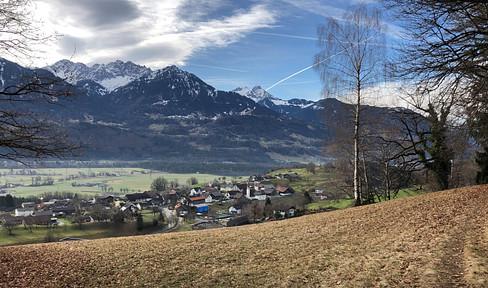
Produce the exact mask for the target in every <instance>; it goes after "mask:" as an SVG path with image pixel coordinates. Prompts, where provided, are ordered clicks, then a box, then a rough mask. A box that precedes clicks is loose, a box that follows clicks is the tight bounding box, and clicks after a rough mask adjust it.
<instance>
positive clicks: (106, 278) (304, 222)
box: [0, 186, 488, 287]
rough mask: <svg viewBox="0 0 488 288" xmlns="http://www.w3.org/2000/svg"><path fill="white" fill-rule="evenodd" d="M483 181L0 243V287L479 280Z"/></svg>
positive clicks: (486, 233) (481, 283)
mask: <svg viewBox="0 0 488 288" xmlns="http://www.w3.org/2000/svg"><path fill="white" fill-rule="evenodd" d="M487 219H488V186H474V187H468V188H463V189H454V190H448V191H442V192H436V193H429V194H424V195H419V196H414V197H408V198H404V199H397V200H392V201H388V202H384V203H379V204H374V205H368V206H363V207H357V208H349V209H344V210H337V211H333V212H327V213H319V214H314V215H308V216H303V217H299V218H294V219H288V220H283V221H274V222H268V223H263V224H257V225H248V226H242V227H234V228H224V229H215V230H204V231H190V232H185V233H170V234H159V235H150V236H136V237H120V238H109V239H100V240H91V241H81V242H65V243H49V244H36V245H24V246H15V247H4V248H0V287H128V286H131V287H486V286H487V285H488V223H487Z"/></svg>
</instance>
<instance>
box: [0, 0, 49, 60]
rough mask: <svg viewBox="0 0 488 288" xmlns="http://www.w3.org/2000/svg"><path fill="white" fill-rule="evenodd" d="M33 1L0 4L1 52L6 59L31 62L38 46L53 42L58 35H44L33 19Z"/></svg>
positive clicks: (14, 1) (23, 0)
mask: <svg viewBox="0 0 488 288" xmlns="http://www.w3.org/2000/svg"><path fill="white" fill-rule="evenodd" d="M33 5H34V4H33V2H32V1H31V0H8V1H6V0H2V1H1V2H0V52H1V54H2V55H4V57H9V58H15V59H18V60H30V59H31V58H32V57H34V54H35V53H36V52H38V51H37V50H36V48H37V44H40V43H45V42H49V41H52V40H53V39H55V38H56V35H49V34H44V33H43V32H42V31H41V29H38V27H37V26H40V25H41V23H39V22H37V21H36V20H35V19H34V17H33V15H32V14H33V13H32V11H33V9H34V8H35V7H34V6H33Z"/></svg>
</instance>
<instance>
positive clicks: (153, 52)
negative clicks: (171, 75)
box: [36, 0, 277, 68]
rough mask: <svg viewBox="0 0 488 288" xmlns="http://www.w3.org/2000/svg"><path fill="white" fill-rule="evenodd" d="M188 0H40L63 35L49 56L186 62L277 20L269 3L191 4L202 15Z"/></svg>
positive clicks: (49, 25) (51, 26) (47, 22)
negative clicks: (244, 5)
mask: <svg viewBox="0 0 488 288" xmlns="http://www.w3.org/2000/svg"><path fill="white" fill-rule="evenodd" d="M188 1H190V2H191V0H162V1H146V0H107V1H99V0H78V1H64V0H37V1H36V4H37V11H36V13H37V15H39V17H43V16H47V15H49V18H44V19H43V21H44V25H43V27H44V29H46V30H50V31H57V32H58V33H60V34H62V35H63V36H62V37H61V38H60V41H59V43H57V45H55V46H54V47H52V48H51V49H50V50H51V51H52V53H50V54H49V55H48V58H47V59H45V60H44V61H43V62H48V63H51V62H54V61H56V60H59V59H62V58H69V57H70V56H71V55H72V54H73V53H74V57H73V60H74V61H79V62H84V63H88V64H90V63H103V62H108V61H113V60H116V59H121V60H132V61H137V62H138V63H141V64H145V65H147V66H150V67H153V68H160V67H164V66H167V65H170V64H177V65H184V63H185V61H187V60H188V59H189V58H190V57H191V56H192V55H194V54H195V53H197V52H200V51H202V50H205V49H211V48H215V47H223V46H226V45H229V44H231V43H234V42H236V41H238V40H240V39H242V38H243V37H245V36H246V35H247V34H248V33H251V32H253V31H256V30H258V29H261V28H270V27H273V25H274V24H275V23H276V21H277V20H276V16H275V15H274V13H273V11H271V10H270V9H268V7H267V6H266V5H254V6H251V7H247V8H245V9H229V10H228V11H226V12H227V13H226V14H218V16H217V15H212V14H211V13H212V12H213V11H214V10H215V9H217V6H216V5H210V4H211V2H208V3H207V4H208V5H191V6H192V9H193V10H194V15H197V16H198V17H185V16H184V15H188V9H189V8H188V5H190V4H191V3H190V2H188ZM101 2H104V3H105V4H103V5H102V3H101ZM107 15H110V17H108V16H107ZM75 47H76V48H75ZM45 64H46V63H41V65H40V66H42V65H45Z"/></svg>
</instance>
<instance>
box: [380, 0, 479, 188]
mask: <svg viewBox="0 0 488 288" xmlns="http://www.w3.org/2000/svg"><path fill="white" fill-rule="evenodd" d="M384 3H385V4H386V6H387V7H388V8H391V9H392V11H394V14H395V15H396V17H398V18H399V19H401V23H402V24H403V26H404V29H405V33H404V34H403V36H404V38H405V39H406V40H407V41H406V43H408V45H404V46H403V47H402V48H401V49H400V50H399V57H398V58H397V59H398V60H397V61H396V63H395V64H396V65H395V67H396V68H397V69H396V71H395V72H396V73H395V74H396V75H397V76H398V77H401V78H403V79H404V80H408V81H411V82H413V83H415V84H416V85H415V88H416V91H415V92H416V93H415V94H416V96H417V98H418V99H422V97H424V98H425V97H429V98H430V101H425V102H426V104H427V105H423V106H422V109H423V110H424V112H425V111H426V110H428V113H424V116H425V117H426V118H427V119H429V120H431V119H435V117H434V116H436V115H437V116H438V121H434V122H433V123H431V125H432V127H433V128H434V127H435V126H436V125H439V124H441V123H442V122H443V120H442V118H443V117H444V115H445V114H446V113H447V114H457V115H458V116H460V118H461V119H463V120H466V121H467V122H468V124H469V127H470V134H471V136H473V137H474V138H475V139H476V140H477V142H478V144H480V146H481V147H482V148H484V150H485V151H484V153H482V154H481V155H479V156H482V155H488V154H486V153H487V152H488V121H486V119H487V118H488V116H487V115H488V112H487V108H486V107H488V106H487V105H488V82H487V81H486V79H487V76H488V61H487V60H488V38H487V37H486V35H488V4H487V3H485V2H483V1H434V0H414V1H408V2H406V1H402V0H384ZM433 92H435V94H434V93H433ZM433 95H434V96H435V97H432V96H433ZM422 100H424V99H422ZM419 106H420V105H416V106H414V107H416V108H418V107H419ZM459 107H460V108H461V109H457V108H459ZM432 108H433V109H432ZM458 112H460V113H458ZM451 117H452V116H451ZM457 122H460V120H459V119H458V120H457ZM445 128H447V127H445ZM445 128H443V129H445ZM444 137H445V136H444ZM481 158H483V157H478V159H477V160H479V161H477V162H478V164H479V166H480V168H481V169H482V170H483V169H486V171H484V172H483V171H481V174H483V173H485V174H488V163H484V162H485V161H488V158H486V157H484V158H485V159H486V160H482V159H481ZM447 160H448V159H447ZM483 167H485V168H483ZM487 181H488V180H487ZM441 186H446V184H445V183H444V184H442V185H441Z"/></svg>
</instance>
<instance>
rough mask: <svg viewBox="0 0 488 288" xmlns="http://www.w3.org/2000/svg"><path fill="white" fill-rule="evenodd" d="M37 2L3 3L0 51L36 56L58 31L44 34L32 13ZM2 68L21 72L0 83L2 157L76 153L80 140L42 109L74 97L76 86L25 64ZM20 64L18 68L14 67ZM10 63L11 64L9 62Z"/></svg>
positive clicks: (4, 64) (0, 6)
mask: <svg viewBox="0 0 488 288" xmlns="http://www.w3.org/2000/svg"><path fill="white" fill-rule="evenodd" d="M30 5H32V2H31V1H29V0H11V1H2V3H0V52H1V53H2V54H3V55H6V56H9V57H10V58H15V59H27V60H31V59H33V57H35V53H36V52H38V51H37V50H36V49H37V47H38V46H37V44H40V43H45V42H47V41H50V40H52V39H53V37H55V35H43V34H42V33H41V32H39V31H41V30H40V29H38V27H37V25H38V24H39V23H36V22H35V21H34V20H32V19H33V18H32V17H31V16H32V15H31V13H30V12H29V11H32V7H30ZM0 62H1V63H0V65H1V66H2V73H4V72H5V70H7V69H6V68H14V70H15V71H18V74H16V75H11V77H10V78H9V79H5V77H3V78H2V79H3V81H2V83H1V85H0V158H4V159H10V160H15V161H21V162H22V161H24V160H25V159H33V158H35V159H39V158H50V157H56V158H62V157H65V156H72V155H74V154H75V151H76V150H77V149H78V148H79V147H80V145H78V144H76V143H74V142H71V141H70V140H69V137H68V133H67V131H66V130H65V129H63V128H62V126H61V125H60V124H59V122H58V121H55V120H53V119H52V117H48V116H47V115H46V113H44V114H43V113H41V112H39V111H42V109H39V108H40V107H43V105H46V104H59V103H60V102H61V100H62V99H66V98H69V97H71V96H72V89H71V88H72V87H71V86H70V85H69V84H67V83H66V82H65V81H63V79H60V78H57V77H54V76H53V75H52V74H51V73H49V72H47V71H45V70H42V69H34V70H31V69H22V68H21V67H20V66H18V65H16V64H13V63H11V62H7V61H5V60H3V61H0ZM12 65H15V66H17V67H12ZM9 66H10V67H9Z"/></svg>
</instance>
